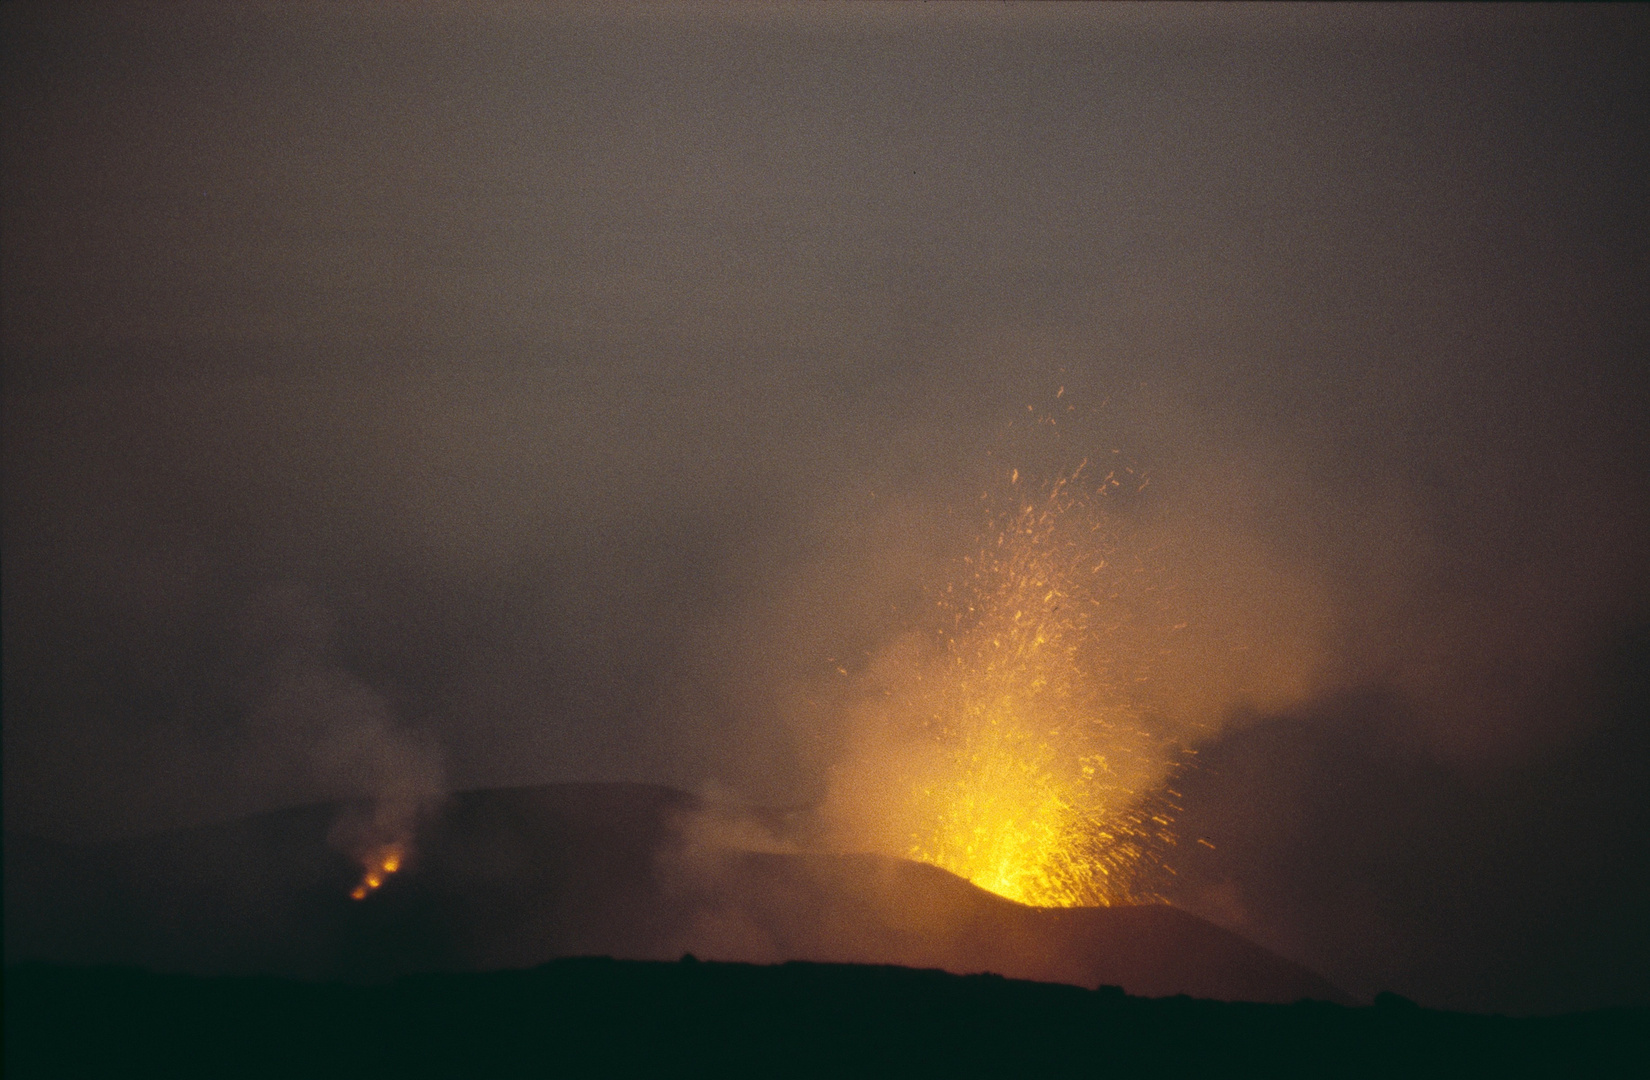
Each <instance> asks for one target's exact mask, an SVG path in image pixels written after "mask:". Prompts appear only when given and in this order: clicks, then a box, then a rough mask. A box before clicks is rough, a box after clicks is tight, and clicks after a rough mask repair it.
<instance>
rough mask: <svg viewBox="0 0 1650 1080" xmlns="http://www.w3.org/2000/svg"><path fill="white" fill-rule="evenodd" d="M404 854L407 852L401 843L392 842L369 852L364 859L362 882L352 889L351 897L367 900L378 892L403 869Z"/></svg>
mask: <svg viewBox="0 0 1650 1080" xmlns="http://www.w3.org/2000/svg"><path fill="white" fill-rule="evenodd" d="M404 856H405V852H404V851H403V850H402V848H401V845H399V844H391V845H388V846H386V847H381V848H377V849H375V850H373V851H371V852H369V853H368V854H367V855H366V857H365V858H364V859H363V860H362V861H363V862H364V863H365V868H364V869H363V870H362V873H361V882H360V884H358V885H356V886H355V888H354V889H352V890H351V891H350V894H349V895H350V899H352V900H365V899H366V898H367V897H369V896H371V895H372V894H373V893H375V892H377V891H378V888H379V887H380V886H381V885H383V884H384V882H385V880H386V879H387V878H388V877H389V876H390V875H391V874H393V873H395V872H396V871H398V870H400V869H401V862H402V859H403V857H404Z"/></svg>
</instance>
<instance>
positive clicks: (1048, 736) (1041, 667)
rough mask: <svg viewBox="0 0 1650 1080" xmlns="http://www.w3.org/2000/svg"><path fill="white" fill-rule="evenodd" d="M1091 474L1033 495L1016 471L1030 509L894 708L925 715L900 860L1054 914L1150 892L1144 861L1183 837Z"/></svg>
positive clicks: (951, 600) (1024, 505)
mask: <svg viewBox="0 0 1650 1080" xmlns="http://www.w3.org/2000/svg"><path fill="white" fill-rule="evenodd" d="M1080 474H1081V467H1079V470H1078V471H1077V472H1076V473H1073V474H1072V476H1070V477H1068V478H1066V479H1063V480H1060V481H1059V482H1057V483H1054V484H1052V485H1050V486H1049V487H1048V488H1046V489H1044V491H1043V492H1042V493H1040V494H1039V495H1037V496H1035V497H1028V496H1027V493H1026V492H1025V490H1024V488H1023V487H1022V486H1021V483H1020V476H1019V474H1018V472H1017V471H1016V472H1015V473H1014V474H1013V475H1012V476H1011V478H1010V481H1009V490H1010V492H1012V495H1013V498H1014V501H1015V508H1014V509H1013V510H1011V511H1008V512H1006V513H998V514H996V515H994V516H993V517H992V528H991V530H989V532H988V536H987V539H986V541H985V542H984V543H983V544H981V545H980V547H979V549H978V550H977V551H976V552H975V553H974V554H973V555H971V556H969V557H967V558H966V559H964V560H963V565H962V567H961V568H960V569H961V571H962V572H961V573H960V574H959V575H957V577H958V579H959V580H954V581H953V582H952V583H951V584H949V585H948V586H946V588H945V591H944V594H943V595H942V596H941V597H940V598H939V600H938V609H939V612H940V613H941V615H942V616H943V617H944V619H945V621H946V623H947V624H948V625H947V626H946V628H945V630H944V633H943V651H942V653H941V655H940V656H939V658H938V661H937V662H936V663H931V664H928V665H925V666H924V667H923V668H921V669H920V670H919V671H918V673H917V674H916V676H915V678H914V680H913V684H912V688H911V690H910V692H909V693H907V694H905V695H904V700H902V701H899V702H897V703H890V704H891V706H892V707H893V708H895V709H898V710H900V711H902V712H906V713H907V714H909V713H910V711H911V710H920V715H921V717H922V720H921V725H922V728H923V732H924V736H925V740H924V741H925V742H926V743H927V752H926V753H924V754H923V755H920V757H919V758H917V759H915V760H918V764H916V765H915V766H913V767H911V768H910V769H909V770H908V773H907V779H906V781H905V789H906V790H907V792H908V794H907V796H905V798H904V799H903V800H902V801H903V802H904V803H905V805H904V806H901V807H899V808H898V810H897V813H898V815H899V816H900V818H902V819H903V820H904V821H905V822H907V823H908V825H909V828H908V830H907V831H906V837H907V839H906V847H905V850H904V851H903V852H902V854H904V855H906V856H907V857H909V858H913V859H917V860H920V861H923V862H927V863H931V864H933V865H935V866H939V867H942V868H944V869H946V870H949V871H951V872H952V873H955V874H957V875H959V876H960V877H964V878H967V879H968V880H969V881H972V882H974V883H975V884H976V885H979V886H980V887H981V888H984V889H988V890H990V891H991V892H994V893H997V894H999V895H1001V896H1005V897H1008V898H1009V899H1012V900H1017V901H1020V902H1021V903H1026V904H1033V905H1038V906H1050V907H1070V906H1082V905H1097V904H1099V905H1104V904H1112V903H1119V902H1128V901H1131V900H1140V899H1145V898H1147V897H1149V896H1150V893H1149V892H1147V891H1143V876H1144V871H1145V870H1146V869H1148V867H1149V865H1150V864H1151V862H1152V860H1153V858H1154V852H1155V851H1156V850H1157V849H1158V848H1159V847H1161V846H1162V845H1163V844H1172V843H1173V837H1172V836H1171V835H1170V833H1169V831H1168V826H1169V819H1168V817H1167V816H1166V814H1165V812H1164V809H1163V808H1162V807H1161V806H1158V805H1156V802H1155V800H1156V798H1157V797H1156V796H1154V795H1153V792H1154V791H1155V790H1156V789H1157V788H1158V786H1159V785H1160V784H1161V782H1162V780H1163V779H1164V778H1165V776H1166V775H1167V772H1168V763H1167V757H1166V753H1165V751H1164V749H1163V748H1162V747H1161V746H1160V745H1158V744H1157V742H1156V741H1155V740H1154V739H1153V737H1152V735H1151V734H1150V733H1149V732H1148V731H1146V730H1144V725H1143V724H1142V723H1141V721H1140V720H1139V718H1138V717H1137V716H1136V715H1135V713H1134V711H1133V710H1132V709H1131V708H1130V706H1129V703H1128V696H1127V690H1128V686H1127V681H1128V679H1129V678H1133V677H1136V672H1137V670H1138V658H1137V657H1134V656H1131V655H1129V654H1126V653H1124V652H1123V651H1122V650H1123V647H1124V645H1125V644H1126V639H1127V635H1126V634H1120V633H1119V631H1120V630H1121V629H1123V628H1124V627H1123V624H1125V623H1126V622H1127V621H1128V617H1129V605H1130V603H1131V595H1132V594H1131V593H1130V588H1131V586H1132V582H1131V581H1130V580H1129V579H1130V578H1132V577H1133V576H1134V575H1133V568H1132V567H1131V568H1129V571H1128V572H1127V573H1126V572H1125V571H1124V570H1123V569H1121V568H1119V567H1117V566H1114V565H1112V563H1111V561H1110V559H1109V557H1108V556H1109V555H1110V551H1109V550H1108V547H1109V545H1108V544H1107V543H1106V542H1105V541H1104V540H1103V529H1102V524H1101V519H1100V518H1099V516H1098V515H1097V514H1096V513H1094V512H1093V511H1092V508H1090V507H1089V506H1088V505H1087V504H1086V503H1085V502H1084V501H1083V493H1082V492H1080V491H1076V490H1074V487H1075V485H1074V481H1076V480H1077V479H1078V477H1079V475H1080Z"/></svg>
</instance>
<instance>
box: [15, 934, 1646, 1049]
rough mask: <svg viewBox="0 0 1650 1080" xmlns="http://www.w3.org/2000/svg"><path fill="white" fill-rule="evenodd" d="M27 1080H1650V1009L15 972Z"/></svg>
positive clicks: (982, 987) (770, 973)
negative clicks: (1557, 1010) (1542, 1013)
mask: <svg viewBox="0 0 1650 1080" xmlns="http://www.w3.org/2000/svg"><path fill="white" fill-rule="evenodd" d="M6 977H7V987H6V990H7V993H6V1049H5V1067H6V1075H7V1076H8V1077H44V1076H50V1077H100V1078H101V1077H109V1076H167V1077H194V1076H200V1077H214V1078H216V1077H227V1076H279V1077H304V1078H311V1077H331V1076H338V1077H350V1078H360V1077H397V1078H411V1077H435V1076H439V1077H456V1076H466V1077H468V1076H478V1077H497V1076H560V1075H580V1076H583V1075H612V1076H653V1075H716V1076H723V1075H749V1076H815V1075H824V1076H868V1075H872V1076H874V1075H900V1076H944V1077H954V1076H984V1075H990V1076H1118V1077H1178V1076H1211V1075H1213V1076H1231V1075H1265V1076H1294V1075H1302V1076H1337V1077H1339V1076H1394V1077H1400V1076H1401V1077H1414V1076H1450V1077H1460V1076H1531V1075H1533V1076H1589V1077H1591V1076H1642V1075H1645V1074H1646V1072H1647V1071H1650V1036H1647V1034H1646V1032H1647V1031H1650V1013H1647V1012H1646V1011H1645V1010H1624V1009H1618V1010H1604V1011H1599V1012H1594V1013H1580V1014H1572V1015H1568V1016H1558V1017H1540V1018H1531V1019H1509V1018H1507V1017H1502V1016H1475V1015H1469V1014H1461V1013H1441V1012H1434V1011H1432V1010H1428V1009H1422V1008H1419V1007H1417V1006H1415V1005H1413V1004H1410V1003H1408V1002H1406V1001H1404V1000H1403V999H1390V998H1386V997H1385V996H1383V1000H1379V1001H1377V1003H1376V1004H1375V1005H1374V1006H1372V1007H1365V1008H1347V1007H1345V1006H1341V1005H1335V1004H1331V1003H1328V1002H1315V1001H1301V1002H1298V1003H1295V1004H1292V1005H1277V1004H1254V1003H1228V1002H1216V1001H1206V1000H1197V999H1194V998H1186V997H1176V998H1159V999H1155V1000H1152V999H1143V998H1138V997H1130V996H1128V995H1125V994H1124V993H1123V992H1122V991H1121V990H1119V989H1117V988H1115V987H1102V988H1099V989H1098V990H1084V989H1080V988H1078V987H1074V986H1060V985H1055V984H1049V983H1030V982H1019V981H1015V980H1010V979H1003V978H1000V977H996V976H990V975H973V976H958V975H950V974H947V973H945V972H940V971H918V970H912V969H910V968H900V967H873V966H847V965H818V964H805V963H789V964H782V965H774V966H753V965H746V964H722V963H712V962H690V958H687V957H684V958H683V960H682V961H681V962H679V963H674V964H671V963H659V962H640V961H615V960H609V959H606V958H596V959H583V960H577V959H575V960H559V961H556V962H554V963H552V964H548V965H545V966H543V967H540V968H538V969H535V970H531V971H516V972H492V973H487V974H479V975H477V974H471V975H421V976H406V977H403V978H401V979H398V980H396V981H394V982H392V983H389V984H380V985H367V986H361V985H347V984H342V983H303V982H298V981H288V980H278V979H268V978H240V979H234V978H220V979H201V978H196V977H193V976H183V975H171V976H166V975H154V974H149V973H144V972H140V971H136V970H134V969H120V968H91V969H73V968H62V967H45V966H40V965H25V966H22V967H13V968H10V969H8V971H7V976H6Z"/></svg>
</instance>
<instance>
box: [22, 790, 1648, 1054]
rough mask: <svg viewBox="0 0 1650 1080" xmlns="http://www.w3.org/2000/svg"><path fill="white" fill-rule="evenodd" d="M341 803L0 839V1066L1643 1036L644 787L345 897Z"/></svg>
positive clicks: (533, 811)
mask: <svg viewBox="0 0 1650 1080" xmlns="http://www.w3.org/2000/svg"><path fill="white" fill-rule="evenodd" d="M339 811H340V808H339V807H336V806H322V807H310V808H304V809H297V810H289V811H280V812H276V813H270V814H263V815H259V816H257V817H254V818H250V819H248V820H245V821H241V822H236V823H232V824H228V825H218V826H209V827H203V828H196V829H186V830H178V831H174V832H169V833H165V834H162V835H159V836H150V837H142V838H136V839H129V840H122V841H116V842H110V843H105V844H98V845H91V846H74V845H67V844H57V843H50V842H45V841H41V840H38V839H31V838H28V837H20V836H11V835H8V836H7V838H6V850H5V858H6V866H5V870H6V874H5V888H6V911H5V920H6V961H7V971H6V995H5V1006H6V1016H5V1023H6V1049H5V1055H6V1058H5V1065H6V1075H7V1076H9V1077H12V1076H15V1077H25V1076H53V1077H57V1076H97V1077H103V1076H111V1075H166V1076H212V1077H219V1076H241V1075H246V1076H303V1077H314V1076H334V1075H335V1076H350V1077H362V1076H394V1077H413V1076H461V1075H462V1076H472V1075H473V1076H500V1075H554V1074H557V1073H560V1072H568V1071H571V1072H574V1073H590V1072H596V1073H608V1074H618V1075H631V1074H637V1073H645V1072H680V1071H683V1070H688V1071H702V1072H707V1073H709V1072H714V1073H717V1074H724V1073H732V1074H740V1073H744V1074H759V1075H806V1074H833V1075H863V1074H876V1073H884V1072H891V1071H898V1072H901V1073H915V1074H919V1075H948V1076H949V1075H958V1074H964V1075H967V1074H982V1073H993V1074H1008V1075H1027V1074H1030V1075H1072V1074H1083V1075H1102V1076H1104V1075H1127V1076H1134V1075H1142V1074H1149V1075H1153V1076H1159V1075H1206V1074H1208V1073H1209V1072H1210V1071H1211V1070H1212V1071H1215V1072H1219V1073H1231V1072H1234V1071H1236V1072H1243V1071H1249V1070H1254V1071H1264V1072H1267V1073H1269V1074H1274V1075H1275V1074H1279V1073H1289V1072H1299V1073H1306V1074H1312V1075H1417V1074H1427V1073H1433V1074H1448V1075H1462V1074H1466V1073H1476V1072H1483V1071H1485V1070H1491V1071H1493V1072H1496V1073H1498V1074H1518V1073H1527V1072H1535V1073H1538V1074H1555V1073H1566V1072H1574V1071H1577V1070H1578V1069H1580V1070H1581V1071H1585V1072H1588V1073H1589V1074H1594V1075H1596V1074H1599V1073H1600V1072H1601V1071H1603V1070H1605V1068H1606V1067H1607V1066H1612V1065H1614V1063H1616V1062H1618V1061H1623V1060H1627V1059H1628V1058H1631V1057H1633V1056H1635V1055H1636V1060H1638V1061H1639V1062H1645V1061H1647V1060H1650V1059H1647V1056H1646V1036H1645V1035H1644V1032H1645V1031H1646V1030H1650V1016H1647V1015H1646V1013H1645V1012H1644V1011H1642V1010H1640V1011H1623V1010H1617V1011H1610V1012H1600V1013H1590V1014H1580V1015H1573V1016H1567V1017H1549V1018H1536V1019H1527V1020H1510V1019H1507V1018H1505V1017H1486V1016H1466V1015H1461V1014H1448V1013H1438V1012H1433V1011H1430V1010H1425V1009H1420V1008H1417V1007H1415V1006H1413V1005H1411V1004H1409V1003H1408V1002H1405V1001H1404V1000H1403V999H1400V998H1393V997H1387V998H1384V999H1383V1000H1380V1001H1377V1003H1376V1005H1375V1006H1373V1007H1368V1008H1350V1007H1347V1005H1346V1004H1344V995H1342V994H1341V993H1340V992H1339V991H1337V990H1336V989H1335V988H1334V987H1332V986H1330V985H1329V984H1328V983H1326V982H1324V981H1323V980H1322V979H1320V978H1319V977H1317V976H1316V975H1314V974H1313V973H1312V972H1310V971H1307V970H1305V969H1304V968H1301V967H1299V966H1298V965H1295V964H1292V963H1289V962H1288V961H1286V960H1283V959H1282V958H1280V957H1277V956H1275V955H1273V954H1271V953H1268V952H1266V951H1265V950H1263V949H1260V948H1259V947H1257V946H1255V945H1253V944H1251V943H1249V942H1247V941H1245V940H1243V939H1242V938H1239V937H1237V936H1236V935H1234V934H1231V933H1228V932H1226V931H1224V930H1221V929H1219V928H1218V927H1215V926H1212V925H1210V924H1208V923H1205V922H1203V921H1202V920H1199V919H1196V918H1194V917H1192V916H1190V915H1187V914H1185V913H1184V912H1181V911H1178V910H1176V909H1174V908H1170V907H1166V906H1154V907H1137V908H1109V909H1082V910H1062V911H1045V910H1038V909H1032V908H1026V907H1023V906H1021V905H1018V904H1014V903H1011V902H1009V901H1007V900H1003V899H1001V898H999V897H996V896H993V895H991V894H989V893H986V892H984V891H982V890H980V889H978V888H976V887H974V886H973V885H970V884H969V883H967V882H965V881H962V880H961V879H959V878H956V877H954V876H952V875H950V874H947V873H945V872H944V871H941V870H937V869H935V868H933V867H929V866H923V865H919V864H915V863H909V862H905V861H903V860H898V859H888V858H882V857H876V856H831V855H819V854H813V855H804V854H796V853H788V854H787V853H783V852H781V851H768V852H761V851H751V850H746V849H741V848H740V847H738V846H737V845H730V844H719V843H717V842H716V838H717V837H738V836H743V837H745V838H749V837H751V836H753V835H761V834H763V833H765V834H767V835H769V836H772V834H773V833H775V832H778V833H783V832H784V828H785V824H786V822H785V819H784V816H783V815H762V814H758V815H755V817H754V818H753V817H752V816H751V815H749V814H746V815H745V817H744V820H743V821H742V822H741V821H739V820H737V815H735V814H734V813H733V812H731V811H729V810H727V809H726V808H718V807H713V806H707V805H705V804H703V803H701V802H700V801H698V800H695V799H693V798H691V797H690V796H687V795H683V794H682V793H680V792H676V791H672V790H670V789H667V788H660V787H650V786H638V785H621V784H589V785H565V786H555V787H537V788H517V789H510V790H502V791H482V792H469V793H466V794H462V795H458V796H455V797H453V798H452V799H451V800H450V801H449V803H448V805H447V806H446V807H445V808H444V810H443V812H442V814H441V815H440V816H439V817H438V818H437V819H435V820H433V821H430V822H428V823H427V824H426V826H425V827H424V829H423V830H422V832H421V834H420V838H419V844H418V849H417V852H416V853H415V855H414V856H413V858H412V859H410V860H409V862H408V865H407V868H406V870H405V871H404V872H403V873H400V874H397V875H395V876H393V877H391V878H390V879H389V881H388V882H387V883H386V884H385V886H384V887H383V888H382V889H381V890H380V891H379V892H378V893H376V894H374V895H373V896H371V897H370V898H368V899H367V900H365V901H361V902H355V901H351V900H350V899H348V895H347V894H348V892H349V890H350V887H351V886H352V885H353V884H354V883H355V881H356V880H357V877H358V874H359V870H358V868H357V867H356V866H355V865H354V864H353V863H352V862H351V861H350V860H349V859H348V858H346V857H345V856H344V855H342V854H340V853H338V852H336V851H334V850H332V849H330V848H329V847H328V846H327V844H326V835H327V831H328V829H329V827H330V826H331V824H332V822H333V821H334V820H335V819H336V817H337V815H338V813H339ZM753 822H754V823H755V824H757V825H761V826H762V827H763V828H762V829H760V830H753V829H752V828H751V826H752V824H753ZM748 846H749V845H746V847H747V848H748ZM774 846H776V847H777V846H778V845H774ZM685 952H692V953H697V954H698V955H701V956H705V957H711V958H718V960H730V961H738V960H745V961H760V962H765V963H763V964H749V963H731V962H717V960H706V961H693V962H690V961H691V957H684V956H683V954H684V953H685ZM592 956H596V957H602V958H599V959H590V958H589V957H592ZM608 956H619V957H627V958H631V959H625V960H612V959H606V958H605V957H608ZM578 957H585V958H583V959H579V958H578ZM558 958H559V959H558ZM675 958H682V959H681V960H680V961H679V962H661V961H664V960H667V959H668V960H674V959H675ZM547 961H548V963H546V962H547ZM780 961H790V962H787V963H780ZM87 965H124V966H87ZM534 965H541V966H537V967H534ZM894 965H898V966H894ZM940 968H944V969H949V972H952V973H968V972H975V973H979V972H996V973H997V974H950V973H947V971H942V970H937V969H940ZM510 969H513V970H510ZM156 972H173V973H174V974H157V973H156ZM1004 975H1008V976H1012V977H1010V978H1005V977H1004ZM1021 979H1037V980H1041V981H1038V982H1029V981H1020V980H1021ZM1062 983H1065V984H1074V985H1060V984H1062ZM1097 986H1098V987H1099V989H1095V987H1097ZM1125 990H1126V991H1128V992H1129V993H1125ZM1131 994H1132V995H1133V996H1131ZM1176 994H1178V995H1182V996H1169V995H1176ZM1210 999H1224V1000H1210ZM1312 999H1316V1000H1312ZM1268 1002H1269V1003H1270V1004H1267V1003H1268ZM1289 1003H1292V1004H1289Z"/></svg>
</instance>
